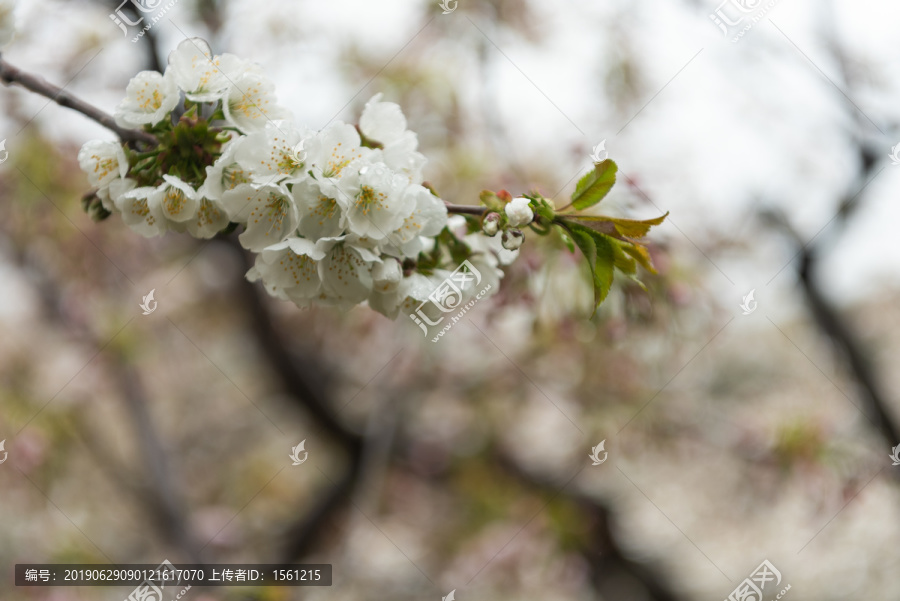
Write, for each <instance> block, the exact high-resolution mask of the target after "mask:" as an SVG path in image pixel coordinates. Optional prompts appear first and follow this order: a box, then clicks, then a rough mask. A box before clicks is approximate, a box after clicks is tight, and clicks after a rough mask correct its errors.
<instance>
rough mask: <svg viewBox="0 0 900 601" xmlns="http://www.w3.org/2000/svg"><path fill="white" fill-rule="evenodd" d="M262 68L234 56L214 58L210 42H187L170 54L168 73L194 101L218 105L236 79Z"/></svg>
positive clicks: (223, 55) (192, 40)
mask: <svg viewBox="0 0 900 601" xmlns="http://www.w3.org/2000/svg"><path fill="white" fill-rule="evenodd" d="M251 71H257V72H258V71H259V68H258V67H257V66H256V65H254V64H253V63H251V62H249V61H245V60H243V59H241V58H238V57H237V56H234V55H233V54H222V55H219V56H213V53H212V50H211V49H210V47H209V44H208V43H207V42H206V40H203V39H201V38H190V39H187V40H184V41H183V42H181V43H180V44H178V47H177V48H176V49H175V50H173V51H172V52H171V53H170V54H169V65H168V68H167V69H166V73H167V74H171V77H172V80H173V81H174V82H175V84H176V85H177V86H178V87H179V88H180V89H181V90H183V91H184V93H185V94H184V95H185V98H187V99H188V100H191V101H193V102H214V101H216V100H219V99H220V98H222V97H223V96H224V95H225V92H226V91H227V90H228V86H229V84H230V83H231V81H232V80H236V79H239V78H240V77H242V76H243V75H244V74H246V73H248V72H251Z"/></svg>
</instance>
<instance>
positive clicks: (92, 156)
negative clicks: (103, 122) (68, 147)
mask: <svg viewBox="0 0 900 601" xmlns="http://www.w3.org/2000/svg"><path fill="white" fill-rule="evenodd" d="M78 164H79V165H80V166H81V170H82V171H84V172H85V173H86V174H87V177H88V181H89V182H90V183H91V185H92V186H95V187H97V188H103V187H105V186H108V185H109V184H110V183H111V182H112V181H113V180H116V179H118V178H120V177H125V175H126V174H127V173H128V160H127V159H126V158H125V151H124V150H123V149H122V145H121V144H119V143H118V142H106V141H103V140H91V141H90V142H87V143H86V144H85V145H84V146H82V147H81V150H80V151H79V152H78Z"/></svg>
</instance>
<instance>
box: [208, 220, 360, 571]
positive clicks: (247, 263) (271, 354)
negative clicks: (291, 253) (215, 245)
mask: <svg viewBox="0 0 900 601" xmlns="http://www.w3.org/2000/svg"><path fill="white" fill-rule="evenodd" d="M224 240H225V241H226V242H227V243H228V244H229V245H230V246H231V247H232V248H233V249H234V250H235V251H236V252H238V253H240V256H241V257H242V259H243V261H244V267H245V270H244V271H246V270H247V269H249V268H250V267H252V266H253V256H252V255H251V254H250V253H248V252H247V251H245V250H244V249H243V248H242V247H241V245H240V243H239V242H238V241H237V238H236V236H233V235H232V236H227V237H225V238H224ZM242 274H243V272H242ZM237 286H238V288H239V290H238V294H239V297H240V298H241V300H242V302H243V304H244V306H245V307H246V310H247V314H248V315H249V317H250V330H251V331H252V333H253V335H254V336H255V338H256V342H257V344H258V346H259V349H260V351H261V352H262V353H263V356H264V358H265V359H266V363H267V364H268V366H269V367H270V368H271V369H272V370H273V371H274V372H275V374H276V376H277V377H278V378H279V379H280V380H281V386H282V388H283V389H284V390H285V391H286V392H287V393H288V394H289V395H290V396H291V398H292V399H294V400H295V401H296V402H297V404H298V405H299V406H300V407H302V408H303V409H304V410H306V411H308V412H309V414H310V415H311V416H312V418H313V419H314V420H315V421H316V422H318V423H319V424H320V425H321V426H322V428H323V429H324V430H326V431H327V432H328V433H329V434H330V435H331V436H333V437H334V438H335V439H337V440H338V442H339V443H340V444H341V445H342V446H343V447H344V449H345V451H346V452H347V455H348V465H347V468H346V470H345V471H344V473H343V474H342V475H341V477H340V478H339V479H338V480H337V481H336V482H333V483H332V488H331V489H330V490H329V491H328V492H327V493H325V494H324V495H323V496H322V497H320V498H319V499H318V501H317V502H316V503H315V505H314V506H313V507H312V509H310V510H309V511H308V512H306V514H305V515H303V516H302V517H301V518H300V519H299V520H298V521H296V522H294V523H293V524H291V525H289V526H287V527H286V528H285V542H284V547H283V548H282V550H281V557H280V560H281V561H284V562H287V563H291V562H293V561H295V560H296V559H297V558H301V557H303V556H305V555H306V554H308V553H309V552H310V551H311V550H312V549H314V548H315V547H316V545H317V544H318V543H319V542H320V539H321V537H322V535H323V533H324V530H325V528H326V527H327V526H328V525H329V521H330V520H329V518H330V517H331V516H333V515H335V514H336V513H338V512H339V511H340V510H342V509H343V508H344V507H345V506H346V504H347V502H348V501H349V500H350V498H351V496H352V494H353V491H354V490H355V489H356V487H357V485H358V484H359V481H360V477H361V475H362V464H363V437H362V436H361V435H360V434H358V433H357V432H354V431H353V430H351V429H350V428H349V427H347V426H346V425H345V424H344V423H343V422H342V421H341V420H340V419H339V418H338V416H337V415H336V414H335V413H334V411H333V410H332V408H331V407H332V403H330V402H329V399H328V392H327V388H326V386H325V385H324V384H323V377H322V375H323V373H325V370H324V369H323V366H322V365H321V362H320V361H319V360H318V359H317V358H316V357H315V356H314V355H313V354H312V353H304V354H303V355H302V356H301V355H300V353H295V352H293V351H294V349H291V348H290V347H289V346H288V343H287V340H286V339H285V337H284V335H283V333H282V332H283V329H282V328H280V327H279V326H278V324H277V323H276V322H275V320H274V318H273V316H272V314H271V311H269V308H268V305H267V304H266V303H267V302H268V295H267V294H266V293H265V291H264V290H263V289H262V287H260V286H257V285H255V284H253V283H251V282H250V281H248V280H247V279H246V278H244V277H243V276H242V277H241V278H240V281H239V282H237Z"/></svg>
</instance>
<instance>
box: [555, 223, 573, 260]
mask: <svg viewBox="0 0 900 601" xmlns="http://www.w3.org/2000/svg"><path fill="white" fill-rule="evenodd" d="M559 235H560V236H561V237H562V241H563V244H565V245H566V248H568V249H569V252H570V253H572V254H575V243H574V242H572V238H571V237H570V236H569V235H568V234H566V232H565V230H563V228H561V227H560V228H559Z"/></svg>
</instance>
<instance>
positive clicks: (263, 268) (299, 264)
mask: <svg viewBox="0 0 900 601" xmlns="http://www.w3.org/2000/svg"><path fill="white" fill-rule="evenodd" d="M323 258H325V251H324V250H321V249H319V248H317V247H316V244H315V243H314V242H312V241H311V240H306V239H304V238H299V237H290V238H287V239H285V240H284V241H282V242H279V243H278V244H273V245H272V246H269V247H266V248H264V249H263V250H262V252H261V253H260V254H259V255H257V257H256V263H255V265H254V266H253V269H251V270H250V273H248V277H249V278H250V279H251V280H254V278H256V279H262V281H263V284H264V285H265V286H266V289H267V290H268V291H269V293H270V294H273V295H275V296H278V297H279V298H283V299H284V300H291V301H293V302H294V303H295V304H296V305H297V306H299V307H306V306H308V305H309V304H310V303H311V302H312V300H313V299H315V298H316V297H317V296H319V295H320V294H321V289H322V282H321V280H320V279H319V271H318V263H317V261H320V260H321V259H323Z"/></svg>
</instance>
